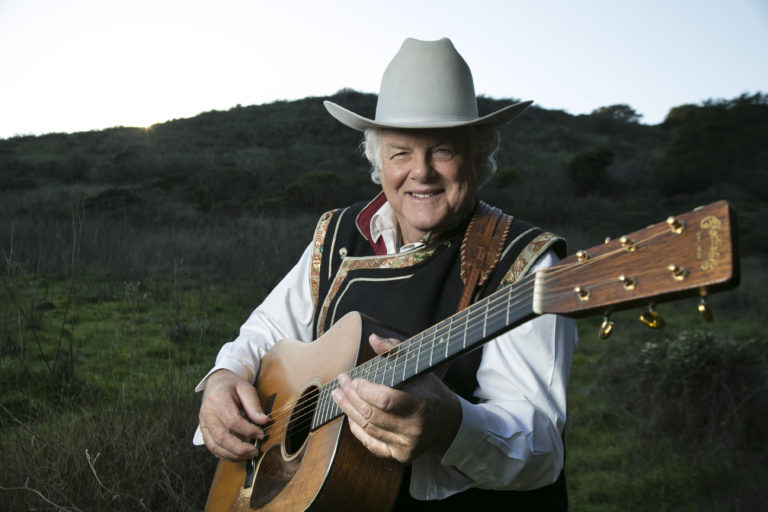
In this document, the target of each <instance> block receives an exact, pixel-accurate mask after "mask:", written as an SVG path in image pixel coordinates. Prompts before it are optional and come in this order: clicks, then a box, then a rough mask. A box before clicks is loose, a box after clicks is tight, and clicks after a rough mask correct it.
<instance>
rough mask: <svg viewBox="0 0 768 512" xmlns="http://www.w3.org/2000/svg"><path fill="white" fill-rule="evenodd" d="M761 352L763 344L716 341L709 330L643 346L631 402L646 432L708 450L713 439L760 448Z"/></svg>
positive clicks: (767, 422)
mask: <svg viewBox="0 0 768 512" xmlns="http://www.w3.org/2000/svg"><path fill="white" fill-rule="evenodd" d="M767 348H768V343H766V341H765V340H757V339H748V340H744V341H737V340H734V339H731V338H716V337H715V335H714V334H713V333H712V332H709V331H689V332H683V333H681V334H679V335H678V336H677V337H675V338H673V339H671V340H669V341H668V342H661V343H658V342H649V343H646V344H645V346H644V348H643V350H642V353H641V354H640V356H639V361H638V365H637V368H638V369H639V371H640V375H641V392H640V393H638V394H637V395H636V396H634V397H633V401H634V402H635V405H636V406H637V408H638V409H639V411H640V412H641V413H642V414H643V415H644V416H646V417H647V419H648V420H649V422H648V424H647V428H648V429H649V430H650V431H653V430H658V429H661V430H665V431H673V432H676V433H677V434H678V435H680V436H683V437H691V438H692V440H693V441H694V442H696V441H698V442H701V441H705V442H706V446H707V447H708V448H709V449H715V448H714V447H713V446H711V445H709V443H711V442H715V441H717V442H718V443H722V444H723V445H727V446H725V447H726V448H728V449H734V448H735V447H740V448H742V449H748V448H749V447H750V446H751V445H753V444H754V443H760V444H761V445H762V444H763V443H764V441H763V439H762V433H763V432H764V431H765V429H766V428H768V419H766V417H765V415H764V413H763V411H764V410H765V409H764V407H765V405H768V390H767V389H766V387H765V384H764V382H765V375H764V373H765V368H766V363H768V358H766V356H765V354H766V349H767ZM760 405H762V407H761V406H760Z"/></svg>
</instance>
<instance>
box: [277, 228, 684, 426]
mask: <svg viewBox="0 0 768 512" xmlns="http://www.w3.org/2000/svg"><path fill="white" fill-rule="evenodd" d="M666 234H669V232H668V231H664V232H662V233H657V234H655V235H652V236H649V237H646V238H644V239H641V240H639V241H637V242H636V243H637V244H641V243H642V244H645V243H647V242H649V241H651V240H653V239H655V238H657V237H659V236H662V235H666ZM622 252H626V249H625V248H624V247H617V248H616V249H614V250H611V251H608V252H606V253H603V254H600V255H598V256H595V257H593V258H591V259H589V260H587V261H585V262H573V263H570V264H565V265H557V266H555V267H552V268H550V269H543V270H542V272H543V275H544V278H543V279H540V282H541V283H542V284H547V283H549V282H551V281H553V280H554V279H555V278H557V279H561V278H562V277H563V276H564V275H565V276H567V275H568V274H569V273H571V272H573V271H579V272H582V271H583V268H584V267H585V266H593V265H595V264H596V263H599V262H600V261H602V260H604V259H606V258H607V257H612V256H615V255H616V254H618V253H622ZM534 276H535V274H530V275H527V276H525V277H524V278H523V279H521V280H520V281H519V283H520V285H518V286H511V287H507V288H504V289H502V290H499V291H497V292H495V293H494V294H493V295H491V296H489V297H488V299H487V300H485V301H481V302H480V303H476V304H473V305H471V306H470V307H469V308H467V309H465V310H463V311H461V312H458V313H456V314H454V315H452V316H451V317H449V318H446V319H444V320H443V321H441V322H440V323H438V324H436V325H435V326H432V327H430V328H428V329H426V330H424V331H422V332H421V333H418V334H416V335H415V336H413V337H411V338H409V339H407V340H405V341H404V342H403V343H401V344H400V345H398V347H395V348H393V349H392V350H391V351H388V352H385V353H383V354H380V355H378V356H376V357H374V358H372V359H370V360H369V361H367V362H365V363H363V364H361V365H359V366H357V367H355V368H352V369H351V370H350V371H349V372H348V373H349V374H350V376H352V374H355V377H358V376H362V375H370V374H371V373H373V374H374V375H378V371H379V370H380V369H381V367H382V366H383V367H384V368H385V372H386V373H385V374H384V376H385V377H388V376H390V375H392V373H394V372H399V371H400V370H401V369H403V366H407V365H408V358H409V356H412V355H413V352H415V351H416V350H418V351H419V354H420V353H421V352H423V351H425V349H426V350H427V351H429V350H433V349H434V342H435V339H436V338H438V339H441V338H442V337H444V336H445V333H444V332H443V333H441V335H440V336H439V337H438V336H437V334H438V332H439V331H438V329H440V328H441V326H442V329H443V330H445V329H446V328H447V329H448V336H450V330H451V329H452V325H453V319H454V318H455V317H457V316H461V315H462V313H464V315H463V316H465V317H466V323H467V325H466V326H464V330H465V331H468V330H470V329H473V328H476V327H477V325H479V323H480V322H477V320H478V318H480V317H482V320H481V321H483V322H487V318H489V317H492V316H495V315H497V314H498V310H499V307H500V306H499V304H500V303H502V302H509V306H510V307H505V308H504V311H506V309H511V307H512V306H517V305H519V304H520V301H519V300H517V302H515V303H512V302H511V299H512V298H513V296H512V295H511V292H516V296H515V297H514V298H516V299H519V297H520V296H522V295H523V294H525V293H528V292H529V291H530V290H531V289H532V286H533V285H534V284H535V280H534ZM636 276H640V275H639V274H638V275H636ZM615 282H616V281H615V280H610V281H604V282H602V283H595V284H594V286H593V288H597V287H599V286H604V285H610V284H615ZM566 289H567V290H568V291H569V292H572V290H573V288H572V286H566V287H563V288H557V287H555V288H552V289H548V290H547V292H548V293H551V292H554V294H555V295H556V294H557V293H559V292H561V291H562V290H566ZM505 291H506V292H508V293H503V292H505ZM547 297H549V296H547ZM544 302H545V303H551V302H552V301H551V300H547V298H545V300H544ZM476 306H479V307H476ZM473 307H474V309H485V311H484V312H483V313H482V314H478V313H480V312H479V311H472V309H473ZM468 310H469V311H468ZM473 315H474V316H473ZM470 317H471V318H470ZM473 321H475V324H474V325H473V324H471V322H473ZM446 323H447V324H448V325H447V326H444V325H443V324H446ZM430 330H435V332H434V333H431V334H430V336H431V339H430V340H429V341H427V342H426V343H425V342H424V338H425V337H426V336H427V333H428V331H430ZM417 338H418V339H417ZM448 343H449V344H450V343H451V341H450V340H449V341H448ZM403 346H405V347H407V350H406V351H404V352H403V351H402V348H403ZM398 349H400V351H399V352H398ZM394 352H397V353H394ZM393 353H394V354H393ZM392 357H394V358H395V360H394V362H391V364H390V359H391V358H392ZM371 366H375V368H373V369H372V368H370V367H371ZM406 369H407V368H406ZM372 370H373V371H372ZM381 383H383V380H382V382H381ZM337 387H338V383H337V382H336V381H335V380H334V381H331V382H328V383H326V384H324V385H322V386H320V387H318V388H315V390H314V391H313V392H311V393H309V394H308V395H309V396H308V398H306V399H305V400H304V402H305V403H306V404H307V405H305V406H304V409H306V410H302V409H295V408H294V406H295V405H296V404H297V403H298V401H293V402H290V403H286V404H284V405H283V406H282V407H281V408H279V409H277V410H275V411H273V413H272V420H273V421H272V422H271V423H270V424H269V426H268V427H266V428H269V427H272V428H274V427H276V426H282V424H283V422H282V421H278V419H282V417H284V416H285V414H287V413H292V415H294V416H295V415H296V414H297V413H298V416H296V417H295V418H294V424H296V425H298V426H302V425H306V421H307V418H305V417H304V416H305V415H304V413H305V412H306V413H312V414H314V411H315V410H316V408H317V407H316V405H315V404H314V401H315V400H314V395H321V394H323V393H324V394H325V395H326V396H327V397H328V400H330V392H331V391H332V390H333V389H336V388H337ZM331 407H335V408H338V406H336V405H335V402H334V403H332V404H331ZM275 413H277V414H275ZM298 426H297V427H296V428H298Z"/></svg>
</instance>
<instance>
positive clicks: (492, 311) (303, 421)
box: [280, 249, 623, 428]
mask: <svg viewBox="0 0 768 512" xmlns="http://www.w3.org/2000/svg"><path fill="white" fill-rule="evenodd" d="M621 250H623V249H621ZM615 252H617V251H614V252H613V253H612V254H615ZM608 255H610V254H608V253H606V254H605V255H601V256H600V259H602V258H603V257H605V256H608ZM595 259H597V258H595ZM581 265H583V263H582V264H581ZM574 266H575V265H566V266H562V265H561V266H559V267H556V268H554V269H552V270H556V271H557V272H552V271H550V272H548V273H547V274H548V275H553V274H555V273H559V274H564V273H567V272H568V271H569V270H573V268H574ZM568 267H570V268H568ZM551 280H552V279H551V278H550V279H548V281H551ZM525 284H528V283H525ZM604 284H615V282H614V281H609V282H604V283H601V284H599V285H604ZM596 286H598V285H596ZM514 288H515V289H521V288H522V289H523V291H526V287H525V286H522V287H514ZM550 291H551V290H550ZM518 295H520V294H519V293H518ZM490 299H493V300H490ZM509 300H510V294H509V293H507V294H499V295H498V296H495V297H494V296H491V297H489V301H487V303H486V302H484V303H481V304H480V306H484V307H485V309H486V312H484V313H482V317H483V319H484V320H483V321H487V318H492V317H493V316H494V315H497V314H498V311H497V310H498V306H497V304H498V303H499V302H501V301H509ZM491 304H494V305H493V306H491ZM475 309H478V310H479V309H482V307H480V308H475ZM464 311H466V310H464ZM460 313H461V312H460ZM460 313H459V314H457V315H454V317H455V316H458V315H460ZM474 313H475V314H474V316H472V313H471V312H470V313H467V314H466V315H464V316H465V317H467V318H468V321H467V323H468V325H467V326H466V327H465V330H466V331H468V330H469V329H473V328H476V327H477V325H476V324H477V323H475V325H471V322H472V321H473V320H476V319H477V318H478V315H477V313H479V311H475V312H474ZM446 320H448V319H446ZM444 323H445V321H444V322H441V323H440V324H438V325H437V326H434V327H433V328H430V329H431V330H434V332H433V333H428V331H429V330H430V329H427V330H426V331H424V332H422V333H420V334H417V335H416V336H414V337H413V338H411V339H409V340H406V342H404V343H403V344H401V345H400V346H399V347H397V348H400V349H402V347H403V345H406V344H407V343H410V345H411V346H408V347H407V350H406V351H405V352H402V351H400V353H398V354H396V355H394V361H391V360H390V358H391V357H393V356H391V355H390V356H389V357H388V358H386V360H384V359H383V358H382V359H379V358H378V357H377V358H374V359H378V361H377V362H376V364H375V369H374V371H373V372H372V371H371V368H369V366H372V365H371V364H370V363H371V361H374V359H372V360H371V361H368V362H366V363H365V364H363V365H360V366H358V367H357V368H354V369H352V370H351V371H350V376H353V374H354V376H361V375H363V376H365V375H366V374H368V375H370V374H373V375H374V379H373V380H374V381H377V379H376V377H378V373H379V370H380V368H381V366H382V363H383V366H384V368H385V373H384V375H383V378H382V380H381V383H383V382H384V381H385V380H388V379H389V377H390V376H391V375H394V373H395V372H397V373H400V371H401V370H403V371H405V370H407V366H408V364H409V360H408V359H409V357H410V356H412V355H413V354H412V353H413V352H414V351H415V350H418V351H419V353H421V352H424V351H425V350H426V351H427V352H429V351H431V350H433V345H434V340H435V338H436V337H437V335H438V333H440V330H439V327H440V326H441V325H443V324H444ZM443 327H444V328H445V326H443ZM447 328H448V336H449V337H450V330H451V328H452V321H449V322H448V326H447ZM427 336H431V339H430V340H429V342H427V343H423V338H424V337H427ZM441 337H442V336H441ZM448 343H449V344H450V343H451V340H450V339H449V341H448ZM417 371H418V367H417ZM403 380H405V379H403ZM401 382H402V381H401ZM329 385H330V387H331V388H333V389H335V388H336V387H338V384H337V383H336V382H335V381H332V382H330V383H326V385H324V386H321V387H320V388H316V389H315V390H314V392H313V393H311V396H310V398H309V399H307V400H306V401H305V402H306V403H307V404H308V405H306V406H305V407H306V408H307V409H310V411H307V412H314V410H315V409H316V406H315V405H314V397H315V395H320V394H323V393H325V394H326V395H327V396H328V397H330V391H331V390H332V389H329ZM328 400H330V398H328ZM294 403H295V402H294ZM289 405H291V406H292V405H293V404H289ZM332 407H334V408H335V409H338V406H336V405H335V403H334V404H332ZM293 412H294V413H298V416H297V417H296V418H295V419H294V425H297V426H296V427H295V428H306V425H307V422H308V421H309V420H310V419H311V418H304V417H302V416H303V415H302V414H301V412H302V411H301V409H296V410H294V411H293ZM337 415H338V414H337V413H336V414H334V416H337ZM329 419H330V418H329ZM280 426H281V425H280Z"/></svg>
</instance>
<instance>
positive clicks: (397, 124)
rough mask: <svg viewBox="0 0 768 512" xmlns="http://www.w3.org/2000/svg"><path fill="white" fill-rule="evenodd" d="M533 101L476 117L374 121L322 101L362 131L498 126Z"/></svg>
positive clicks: (341, 117)
mask: <svg viewBox="0 0 768 512" xmlns="http://www.w3.org/2000/svg"><path fill="white" fill-rule="evenodd" d="M532 103H533V101H521V102H520V103H515V104H514V105H509V106H507V107H504V108H502V109H500V110H497V111H496V112H493V113H492V114H488V115H486V116H483V117H478V118H476V119H469V120H467V119H445V120H434V119H431V120H418V119H414V120H402V121H375V120H373V119H368V118H367V117H363V116H361V115H359V114H355V113H354V112H352V111H351V110H348V109H346V108H344V107H342V106H341V105H337V104H336V103H334V102H332V101H328V100H326V101H323V105H325V108H326V110H328V113H329V114H331V115H332V116H333V117H334V118H335V119H336V120H337V121H339V122H340V123H341V124H343V125H345V126H349V127H350V128H353V129H355V130H359V131H364V130H367V129H369V128H394V129H405V130H425V129H429V128H458V127H460V126H500V125H502V124H505V123H508V122H509V121H512V120H513V119H514V118H516V117H517V116H519V115H520V114H522V113H523V112H525V110H526V109H527V108H528V107H529V106H531V104H532Z"/></svg>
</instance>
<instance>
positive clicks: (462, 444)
mask: <svg viewBox="0 0 768 512" xmlns="http://www.w3.org/2000/svg"><path fill="white" fill-rule="evenodd" d="M458 399H459V405H461V424H460V425H459V430H458V431H457V432H456V436H455V437H454V438H453V442H452V443H451V445H450V446H449V447H448V449H447V450H446V451H445V454H444V455H443V460H442V462H443V464H444V465H446V466H456V467H459V466H461V463H462V462H464V461H465V460H466V454H468V453H472V452H474V450H475V448H476V447H477V445H478V444H479V443H480V442H481V441H482V440H483V438H484V437H485V435H486V433H487V432H488V424H487V423H486V421H485V417H484V416H483V409H482V407H473V406H472V404H470V403H469V402H467V401H466V400H464V399H463V398H461V397H460V396H459V397H458Z"/></svg>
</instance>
